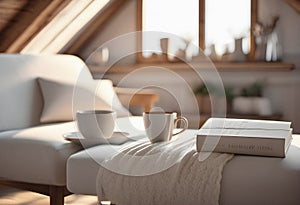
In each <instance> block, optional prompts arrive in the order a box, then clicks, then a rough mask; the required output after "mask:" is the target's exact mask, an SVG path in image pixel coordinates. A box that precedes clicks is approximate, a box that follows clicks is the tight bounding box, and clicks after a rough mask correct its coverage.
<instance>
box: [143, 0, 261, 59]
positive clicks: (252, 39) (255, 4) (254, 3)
mask: <svg viewBox="0 0 300 205" xmlns="http://www.w3.org/2000/svg"><path fill="white" fill-rule="evenodd" d="M205 1H206V0H199V11H200V12H199V47H200V48H201V49H202V50H204V49H205ZM257 10H258V0H251V17H250V19H251V23H250V52H249V54H248V59H249V60H250V61H252V60H253V59H254V55H255V48H256V44H255V37H254V35H253V33H252V32H251V31H253V30H254V26H255V23H256V22H257V13H258V12H257ZM142 18H143V0H137V31H143V19H142ZM137 40H138V42H137V45H138V50H139V51H141V50H142V35H138V39H137ZM147 61H149V60H147ZM150 61H151V59H150ZM137 62H139V63H143V62H146V58H145V57H143V54H142V52H138V54H137Z"/></svg>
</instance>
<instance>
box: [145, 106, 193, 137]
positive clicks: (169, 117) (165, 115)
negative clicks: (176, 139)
mask: <svg viewBox="0 0 300 205" xmlns="http://www.w3.org/2000/svg"><path fill="white" fill-rule="evenodd" d="M143 120H144V126H145V130H146V133H147V136H148V138H149V140H150V142H151V143H156V142H164V141H170V140H171V139H172V137H173V136H175V135H178V134H180V133H182V132H184V131H185V130H186V129H187V128H188V120H187V119H186V118H185V117H177V113H175V112H144V113H143ZM179 121H182V122H183V123H184V126H183V128H182V129H181V130H180V131H179V132H177V133H173V132H174V128H176V126H177V124H178V122H179Z"/></svg>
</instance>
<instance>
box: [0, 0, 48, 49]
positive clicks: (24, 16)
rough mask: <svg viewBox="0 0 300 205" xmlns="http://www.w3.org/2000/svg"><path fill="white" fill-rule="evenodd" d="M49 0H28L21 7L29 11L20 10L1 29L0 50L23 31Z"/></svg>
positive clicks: (5, 47)
mask: <svg viewBox="0 0 300 205" xmlns="http://www.w3.org/2000/svg"><path fill="white" fill-rule="evenodd" d="M50 2H51V0H43V1H40V0H30V1H28V3H27V4H26V5H25V6H24V7H23V8H22V9H23V10H30V11H31V12H23V11H20V12H19V13H18V14H16V15H15V16H14V18H13V19H11V21H10V22H9V23H8V24H7V26H6V27H5V28H4V29H3V30H2V31H1V33H0V39H1V40H2V42H1V44H0V52H6V50H7V48H8V47H9V46H10V45H11V44H12V43H13V42H14V41H15V40H16V39H17V38H18V36H19V35H20V34H22V33H23V32H24V30H25V29H26V27H27V26H28V25H30V24H31V23H32V21H33V20H34V19H35V18H36V17H37V16H38V15H39V13H40V11H41V10H43V9H44V8H45V7H46V6H47V5H48V4H49V3H50Z"/></svg>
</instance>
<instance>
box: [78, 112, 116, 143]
mask: <svg viewBox="0 0 300 205" xmlns="http://www.w3.org/2000/svg"><path fill="white" fill-rule="evenodd" d="M76 119H77V127H78V130H79V131H80V133H81V134H82V135H83V136H84V137H85V138H109V137H111V136H112V134H113V132H114V128H115V119H116V112H115V111H111V110H82V111H78V112H77V113H76Z"/></svg>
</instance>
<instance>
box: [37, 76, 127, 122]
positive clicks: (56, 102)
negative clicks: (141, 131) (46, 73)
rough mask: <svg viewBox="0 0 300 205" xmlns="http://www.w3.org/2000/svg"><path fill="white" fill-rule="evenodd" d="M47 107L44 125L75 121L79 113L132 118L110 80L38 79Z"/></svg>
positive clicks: (42, 120) (43, 114)
mask: <svg viewBox="0 0 300 205" xmlns="http://www.w3.org/2000/svg"><path fill="white" fill-rule="evenodd" d="M38 83H39V85H40V88H41V91H42V96H43V99H44V107H43V111H42V114H41V118H40V121H41V122H42V123H49V122H60V121H71V120H74V119H75V116H76V112H77V111H78V110H96V109H97V110H115V111H116V112H117V116H118V117H123V116H128V115H130V113H129V111H128V110H127V109H126V108H125V107H123V105H122V104H121V102H120V100H119V98H118V96H117V94H116V93H115V91H114V88H113V85H112V82H111V81H110V80H93V79H90V80H89V81H85V82H81V83H78V82H77V83H76V85H74V83H68V82H62V81H57V80H55V81H54V80H49V79H42V78H39V79H38Z"/></svg>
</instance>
